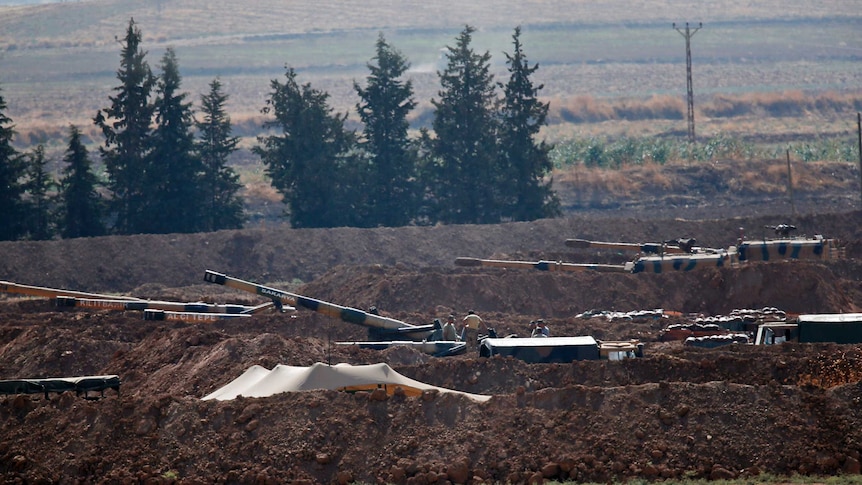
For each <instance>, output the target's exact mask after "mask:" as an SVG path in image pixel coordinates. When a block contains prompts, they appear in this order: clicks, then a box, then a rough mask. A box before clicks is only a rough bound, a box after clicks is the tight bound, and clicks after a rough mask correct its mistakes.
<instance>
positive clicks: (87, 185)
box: [0, 19, 560, 240]
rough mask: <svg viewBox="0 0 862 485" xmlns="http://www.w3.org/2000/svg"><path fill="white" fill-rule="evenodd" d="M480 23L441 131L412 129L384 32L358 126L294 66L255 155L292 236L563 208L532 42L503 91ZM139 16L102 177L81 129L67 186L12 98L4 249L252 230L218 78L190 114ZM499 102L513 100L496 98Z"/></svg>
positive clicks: (107, 125) (438, 111) (105, 125)
mask: <svg viewBox="0 0 862 485" xmlns="http://www.w3.org/2000/svg"><path fill="white" fill-rule="evenodd" d="M474 32H475V29H474V28H473V27H471V26H469V25H467V26H465V28H464V29H463V30H462V31H461V32H460V34H459V35H458V36H457V37H456V39H455V43H454V45H452V46H447V47H446V49H445V57H446V66H445V68H444V69H443V70H442V71H438V77H439V79H440V90H439V91H438V94H437V97H436V98H434V99H432V100H431V102H432V104H433V106H434V118H433V121H432V125H431V128H432V129H431V130H428V129H425V128H423V129H422V130H420V133H419V135H418V136H410V135H409V134H408V130H409V121H408V116H409V115H410V112H411V110H413V109H414V108H415V107H416V104H417V103H416V101H415V99H414V93H413V87H412V84H411V82H410V81H409V80H405V79H404V78H405V76H404V75H405V73H406V72H407V70H408V69H409V67H410V64H409V62H408V60H407V59H406V58H405V57H404V55H403V54H401V53H400V51H398V50H397V49H396V48H395V47H393V46H392V45H390V44H389V43H388V42H387V41H386V39H385V37H384V36H383V34H380V35H379V37H378V39H377V42H376V45H375V55H374V57H373V58H372V59H371V60H370V61H369V62H368V63H367V67H368V70H369V74H368V76H367V78H366V79H365V83H364V85H361V84H360V83H358V82H355V81H354V83H353V88H354V90H355V92H356V94H357V96H358V98H359V101H358V103H357V104H356V113H358V116H359V118H360V121H361V126H362V129H361V130H359V131H356V130H350V129H348V128H347V125H346V121H347V118H348V115H347V113H337V112H335V110H334V109H333V108H332V107H331V106H330V105H329V102H328V101H329V94H328V93H326V92H323V91H320V90H318V89H315V88H314V87H312V86H311V84H310V83H304V84H303V83H300V82H299V81H298V79H297V73H296V71H295V70H294V69H293V68H291V67H289V66H287V67H286V68H285V75H284V78H283V79H273V80H272V81H271V82H270V91H269V93H268V96H267V98H266V101H265V106H264V107H263V108H262V109H261V111H262V113H264V114H265V115H266V116H267V118H266V121H265V122H264V126H263V127H262V132H261V133H262V134H261V135H259V136H258V137H257V145H256V146H254V147H253V148H252V151H253V153H254V154H256V155H257V156H259V157H260V159H261V161H262V163H263V164H264V166H265V169H266V174H267V176H268V177H269V179H270V181H271V183H272V186H273V187H274V188H275V189H276V190H277V191H278V192H279V194H280V195H281V196H282V200H283V202H284V207H285V216H286V217H287V219H288V220H289V222H290V224H291V225H292V226H293V227H297V228H303V227H306V228H307V227H340V226H352V227H378V226H387V227H396V226H404V225H428V224H437V223H457V224H490V223H498V222H503V221H525V220H533V219H538V218H544V217H553V216H556V215H559V213H560V203H559V200H558V198H557V196H556V194H555V193H554V192H553V190H552V189H551V182H550V180H548V178H547V175H548V174H549V173H550V171H551V169H552V163H551V161H550V157H549V153H550V150H551V146H549V145H547V144H545V143H544V142H542V141H537V139H536V138H537V134H538V132H539V130H540V128H541V127H542V126H543V125H544V124H545V123H546V117H547V113H548V104H547V103H542V102H540V101H539V99H538V93H539V91H540V90H541V89H542V86H541V85H535V84H534V83H533V81H532V79H531V76H532V75H533V74H534V73H535V72H536V70H537V69H538V65H537V64H535V65H531V64H530V63H529V62H528V60H527V57H526V55H525V53H524V49H523V45H522V43H521V29H520V28H519V27H518V28H515V29H514V33H513V35H512V47H513V49H512V52H511V53H505V56H506V64H507V70H508V74H509V77H508V79H507V80H506V82H496V81H495V80H494V76H493V75H492V74H491V73H490V60H491V56H490V54H489V53H488V52H484V53H477V52H476V51H475V50H474V49H473V47H472V45H471V44H472V35H473V33H474ZM141 39H142V34H141V31H140V29H139V28H138V26H137V25H136V24H135V21H134V19H132V20H130V22H129V25H128V28H127V30H126V34H125V37H124V38H123V39H122V42H121V46H122V48H121V53H120V67H119V69H118V70H117V79H118V80H119V83H118V85H117V86H116V87H114V89H113V95H111V96H109V106H108V107H106V108H103V109H100V110H99V111H98V112H97V113H96V115H95V116H94V118H93V123H94V124H95V125H96V126H98V128H99V129H100V130H101V133H102V135H103V136H104V142H102V143H100V145H99V147H98V156H99V157H100V160H101V161H102V162H103V164H104V168H105V172H104V175H103V176H101V177H100V176H98V175H96V173H95V172H94V168H93V162H92V159H91V154H90V153H89V152H88V150H87V149H86V147H85V146H84V144H83V143H82V140H81V134H80V131H79V129H78V128H77V127H75V126H70V127H69V134H68V145H67V149H66V152H65V156H64V158H63V160H62V161H63V163H64V165H63V168H62V169H61V173H60V174H59V177H57V178H58V179H59V180H56V181H55V176H54V175H53V174H50V173H48V172H47V171H46V165H47V160H46V159H45V154H44V149H43V148H42V147H41V146H39V147H37V148H35V149H33V150H32V151H30V152H27V153H19V152H17V151H16V150H15V149H14V148H13V146H12V139H13V136H14V135H15V132H14V125H12V120H10V119H9V118H8V117H6V116H5V114H4V113H5V110H6V104H5V100H4V99H3V97H2V96H0V204H2V205H3V207H4V211H2V212H0V240H14V239H35V240H41V239H51V238H55V237H63V238H71V237H85V236H99V235H105V234H140V233H175V232H184V233H189V232H204V231H215V230H219V229H233V228H241V227H242V226H243V224H244V222H245V218H244V214H243V200H242V198H241V196H240V190H241V188H242V185H241V183H240V181H239V176H238V174H237V173H236V172H235V171H234V170H233V169H232V168H231V167H230V166H229V165H228V161H229V158H230V156H231V154H232V153H233V152H235V151H236V150H237V145H238V142H239V140H238V138H237V137H235V136H233V135H232V127H231V121H230V116H229V115H228V113H227V111H226V104H227V101H228V96H227V95H226V94H225V93H224V92H223V89H222V85H221V83H220V81H219V79H218V78H215V79H214V80H213V81H212V82H211V83H210V85H209V91H208V92H207V93H206V94H203V95H201V97H200V107H199V113H197V115H196V113H195V112H194V111H193V108H192V102H191V101H189V100H188V93H185V92H183V91H182V79H181V76H180V73H179V62H178V60H177V56H176V52H175V51H174V50H173V48H168V49H166V51H165V53H164V55H163V57H162V58H161V61H160V64H159V68H160V73H159V74H158V75H157V74H154V73H153V71H152V70H151V68H150V67H149V64H148V61H147V52H146V51H145V50H143V48H142V46H141ZM498 92H500V93H501V94H502V96H498Z"/></svg>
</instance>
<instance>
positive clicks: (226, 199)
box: [197, 79, 245, 231]
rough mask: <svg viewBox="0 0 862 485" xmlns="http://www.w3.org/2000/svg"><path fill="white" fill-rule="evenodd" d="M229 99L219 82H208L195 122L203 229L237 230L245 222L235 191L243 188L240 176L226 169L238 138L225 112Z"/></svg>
mask: <svg viewBox="0 0 862 485" xmlns="http://www.w3.org/2000/svg"><path fill="white" fill-rule="evenodd" d="M227 100H228V96H227V95H226V94H224V93H223V92H222V85H221V82H220V81H219V80H218V79H214V80H213V81H212V82H211V83H210V90H209V93H207V94H205V95H203V96H201V113H203V120H202V121H198V122H197V128H198V133H199V135H198V141H197V151H198V154H199V155H200V157H201V163H202V165H203V167H202V168H203V181H202V182H203V184H202V187H201V188H202V189H203V191H204V194H205V195H204V198H203V199H202V200H205V201H206V202H205V205H204V207H203V214H204V218H203V221H204V222H205V227H204V229H205V230H207V231H217V230H219V229H238V228H241V227H242V225H243V222H244V219H245V217H244V215H243V201H242V199H241V198H240V197H239V195H238V192H239V190H240V189H241V188H242V185H241V184H240V182H239V175H238V174H237V173H236V172H235V171H234V170H233V169H232V168H230V167H228V166H227V163H228V158H229V157H230V155H231V154H232V153H233V152H235V151H236V149H237V144H238V143H239V138H237V137H234V136H231V129H232V128H231V122H230V116H229V115H228V114H227V112H226V111H225V103H227Z"/></svg>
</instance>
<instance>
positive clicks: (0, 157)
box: [0, 95, 25, 241]
mask: <svg viewBox="0 0 862 485" xmlns="http://www.w3.org/2000/svg"><path fill="white" fill-rule="evenodd" d="M14 136H15V128H14V125H13V124H12V120H11V119H10V118H9V117H8V116H6V100H5V99H3V96H2V95H0V207H2V208H3V209H2V210H0V241H11V240H15V239H18V238H19V237H21V236H22V235H23V234H24V231H25V227H24V223H23V221H24V206H23V202H22V196H23V194H24V187H23V185H22V183H21V180H22V179H23V178H24V170H25V164H24V160H23V158H22V157H21V154H19V153H18V151H17V150H15V148H14V147H13V146H12V138H13V137H14Z"/></svg>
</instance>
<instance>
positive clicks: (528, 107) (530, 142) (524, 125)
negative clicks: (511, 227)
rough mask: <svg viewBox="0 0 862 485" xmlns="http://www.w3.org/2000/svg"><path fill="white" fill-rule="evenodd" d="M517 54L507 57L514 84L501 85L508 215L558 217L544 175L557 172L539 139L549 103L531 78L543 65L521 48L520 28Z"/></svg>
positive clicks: (504, 192) (557, 207)
mask: <svg viewBox="0 0 862 485" xmlns="http://www.w3.org/2000/svg"><path fill="white" fill-rule="evenodd" d="M512 43H513V45H514V50H513V52H512V53H511V54H509V53H506V64H507V65H508V71H509V80H508V82H507V83H506V84H499V87H500V88H502V90H503V104H502V110H501V129H500V152H501V160H502V172H503V173H504V174H505V175H504V177H502V179H501V180H500V187H501V188H502V189H503V190H502V191H501V192H502V195H503V196H504V200H505V201H506V202H505V206H506V214H505V215H506V216H508V217H511V218H512V219H514V220H516V221H529V220H534V219H539V218H543V217H553V216H556V215H559V213H560V203H559V199H558V198H557V197H556V194H555V193H554V192H553V190H552V189H551V181H547V182H546V181H545V180H544V178H545V176H546V175H547V174H548V173H550V171H551V169H552V168H553V164H552V163H551V159H550V157H549V153H550V151H551V149H552V147H551V146H549V145H547V144H546V143H545V142H544V141H541V142H536V141H535V137H536V136H537V135H538V134H539V130H540V129H541V128H542V126H543V125H545V121H546V118H547V116H548V106H549V105H548V103H542V102H541V101H539V99H538V93H539V91H540V90H541V89H542V88H543V86H542V85H539V86H535V85H534V84H533V81H532V80H531V79H530V76H531V75H533V73H535V72H536V70H537V69H538V68H539V65H538V64H536V65H534V66H530V63H529V62H528V61H527V56H526V55H525V54H524V49H523V46H522V44H521V28H520V27H516V28H515V33H514V34H513V35H512Z"/></svg>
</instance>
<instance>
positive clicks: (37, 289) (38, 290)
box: [0, 281, 143, 301]
mask: <svg viewBox="0 0 862 485" xmlns="http://www.w3.org/2000/svg"><path fill="white" fill-rule="evenodd" d="M0 291H2V292H4V293H15V294H18V295H27V296H42V297H46V298H57V297H59V296H68V297H72V298H98V299H112V298H113V299H123V300H127V301H143V300H141V299H140V298H134V297H126V296H123V297H118V296H116V295H102V294H99V293H85V292H83V291H72V290H61V289H57V288H47V287H44V286H30V285H21V284H18V283H12V282H9V281H0Z"/></svg>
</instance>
